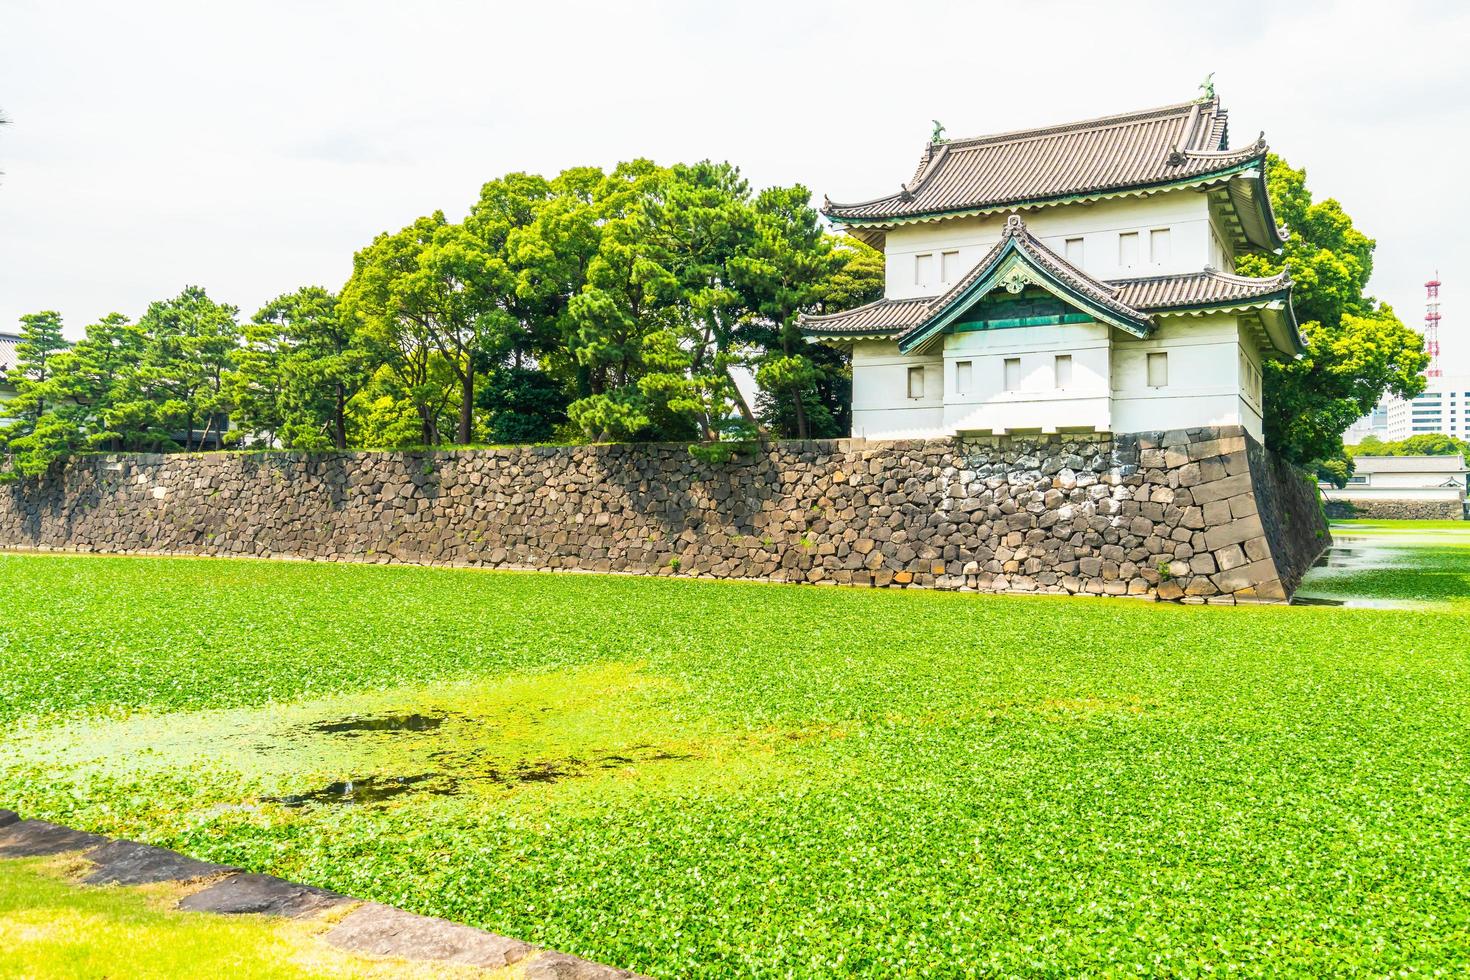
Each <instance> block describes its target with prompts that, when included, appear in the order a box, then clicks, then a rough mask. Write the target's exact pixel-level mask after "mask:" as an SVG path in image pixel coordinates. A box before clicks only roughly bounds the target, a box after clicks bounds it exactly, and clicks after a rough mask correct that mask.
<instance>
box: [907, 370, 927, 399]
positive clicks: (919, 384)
mask: <svg viewBox="0 0 1470 980" xmlns="http://www.w3.org/2000/svg"><path fill="white" fill-rule="evenodd" d="M909 397H910V398H923V397H924V369H923V368H921V367H911V368H909Z"/></svg>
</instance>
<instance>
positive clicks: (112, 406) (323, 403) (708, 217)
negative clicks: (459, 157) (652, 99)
mask: <svg viewBox="0 0 1470 980" xmlns="http://www.w3.org/2000/svg"><path fill="white" fill-rule="evenodd" d="M810 199H811V193H810V191H808V190H807V189H806V188H804V187H801V186H792V187H774V188H767V189H765V190H761V191H756V190H754V189H752V188H751V187H750V185H749V183H748V182H747V181H746V180H745V178H744V177H743V176H742V175H741V173H740V171H739V169H738V168H736V167H734V166H732V165H731V164H728V163H714V162H710V161H703V162H700V163H696V164H690V165H684V164H679V165H675V166H670V167H665V166H660V165H658V164H655V163H653V162H652V161H649V160H641V159H640V160H632V161H628V162H626V163H622V164H619V165H618V166H616V167H614V168H613V169H612V170H610V171H603V170H601V169H598V168H596V167H576V168H572V169H570V170H566V171H564V172H562V173H561V174H558V175H557V176H555V177H553V178H550V179H547V178H544V177H541V176H538V175H535V174H526V173H510V174H506V175H505V176H503V177H499V178H496V179H495V180H491V181H489V182H487V183H486V184H485V185H484V186H483V187H482V188H481V190H480V194H479V197H478V199H477V200H476V201H475V202H474V203H473V204H472V206H471V207H470V208H469V212H468V214H467V215H466V217H465V219H464V220H463V221H451V220H450V219H449V218H447V217H446V216H445V214H444V213H443V212H439V211H436V212H434V213H433V214H431V215H428V216H426V217H422V218H419V219H417V220H415V221H414V222H412V223H411V224H409V225H407V226H405V227H404V228H402V229H399V230H398V231H396V232H384V233H382V234H380V235H378V236H377V237H376V238H374V239H373V240H372V241H371V242H369V243H368V244H367V245H366V246H365V247H364V248H363V249H361V250H360V251H359V252H358V253H357V254H356V255H355V256H354V259H353V268H352V274H351V276H350V278H349V279H348V281H347V283H346V284H345V285H343V287H342V289H341V292H340V294H338V293H334V292H333V291H331V290H330V289H327V288H325V287H323V286H304V287H301V288H299V289H297V290H295V291H293V292H288V293H284V294H282V295H281V296H278V297H276V298H275V299H274V300H271V301H270V302H269V303H267V304H266V305H265V306H264V307H262V308H261V309H260V310H258V311H257V312H256V313H255V315H254V316H253V317H251V319H250V321H249V322H248V323H244V324H243V325H242V324H241V323H240V318H239V311H238V310H237V309H236V308H235V307H232V306H228V305H225V304H220V303H217V302H215V301H214V300H213V299H211V298H210V297H209V296H208V295H207V294H206V293H205V291H204V290H203V289H200V288H198V287H194V286H191V287H188V288H187V289H185V290H184V291H183V292H182V293H180V294H179V295H178V296H176V297H174V298H172V299H169V300H163V301H159V302H157V303H154V304H152V305H150V306H149V308H148V309H147V310H146V311H145V312H144V314H143V315H142V316H141V317H139V318H138V320H137V322H136V323H135V322H131V321H130V320H129V319H128V318H127V317H124V316H122V315H121V314H111V315H109V316H107V317H104V318H103V319H102V320H101V321H99V322H98V323H96V324H93V325H92V326H89V327H88V328H87V331H86V336H85V337H84V338H83V339H82V340H81V341H79V342H78V343H77V344H76V345H75V347H70V348H68V346H67V345H66V343H65V341H64V340H63V339H62V332H61V321H60V317H58V316H57V315H56V314H55V313H52V312H47V313H38V314H32V315H30V316H28V317H26V320H25V325H24V329H25V330H26V331H27V333H26V336H27V342H26V344H25V345H23V346H22V350H21V352H20V358H19V359H20V361H21V364H20V368H19V371H18V372H13V373H14V374H15V377H16V382H17V384H16V387H17V389H18V391H17V394H18V397H17V398H16V399H15V400H14V401H13V402H12V403H11V405H12V408H10V409H8V410H7V411H8V413H9V414H12V415H14V416H16V421H14V422H13V423H12V424H10V425H9V426H8V427H6V428H5V429H4V430H0V442H3V443H4V445H5V447H6V448H7V449H8V451H9V460H10V462H9V469H8V472H10V473H12V474H14V473H37V472H41V471H43V470H44V469H45V468H46V466H47V465H49V463H50V462H51V461H52V460H53V459H55V458H57V457H59V456H64V455H66V454H68V453H71V452H79V451H87V450H100V449H106V450H135V449H153V450H195V449H201V448H217V447H219V446H222V445H235V446H240V447H246V448H248V447H257V446H258V447H270V446H279V447H283V448H289V449H307V450H320V449H333V448H335V449H345V448H349V447H381V448H392V447H405V446H419V445H438V444H442V443H445V442H449V441H451V440H452V441H453V442H454V443H457V444H461V445H471V444H476V443H484V442H486V441H492V442H525V441H574V440H586V439H594V440H631V439H654V440H684V441H688V442H691V443H693V444H695V448H696V449H698V450H699V451H708V452H712V453H714V454H716V455H718V454H721V453H725V452H727V451H728V448H729V446H731V445H738V444H739V442H740V441H741V440H746V439H750V438H752V437H754V436H756V435H757V434H766V435H770V436H775V437H781V436H809V435H820V436H831V435H839V434H842V433H843V432H845V430H846V425H847V418H846V414H847V407H846V401H847V392H848V388H849V385H850V372H849V369H848V365H847V361H846V359H845V357H844V356H843V355H841V354H840V353H838V352H835V351H831V350H828V349H821V348H812V347H810V346H809V345H808V344H807V343H806V342H805V341H804V340H803V339H802V338H801V337H800V336H799V335H798V333H797V331H796V318H797V316H799V315H800V314H801V313H802V312H805V311H814V312H815V311H821V312H830V311H833V310H837V309H842V308H845V307H846V306H849V305H853V304H857V303H863V302H867V301H869V300H871V299H875V298H877V297H878V296H879V295H881V293H882V274H883V269H882V257H881V256H880V255H878V254H877V253H875V252H873V251H872V250H871V249H868V248H866V247H865V246H862V245H859V244H857V243H855V242H850V241H845V240H842V239H838V238H835V237H834V236H831V235H828V234H826V233H825V232H824V231H823V229H822V225H821V223H820V221H819V218H818V215H817V213H816V211H815V210H814V209H813V208H812V207H811V204H810ZM742 377H754V378H758V379H759V381H760V384H761V386H762V397H761V401H760V403H759V404H756V405H751V404H747V401H746V398H745V396H744V395H743V394H742V393H741V388H740V385H739V383H738V382H739V381H740V380H741V379H742Z"/></svg>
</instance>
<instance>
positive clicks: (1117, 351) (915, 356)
mask: <svg viewBox="0 0 1470 980" xmlns="http://www.w3.org/2000/svg"><path fill="white" fill-rule="evenodd" d="M1227 146H1228V127H1227V118H1226V111H1225V110H1224V109H1223V108H1221V106H1220V103H1219V100H1218V99H1215V98H1214V97H1213V96H1211V97H1210V98H1207V99H1202V100H1197V101H1194V102H1185V103H1181V104H1178V105H1172V106H1165V107H1163V108H1159V109H1149V110H1145V111H1141V112H1131V113H1125V114H1123V115H1117V116H1108V117H1105V118H1101V119H1092V120H1088V121H1085V122H1077V123H1069V124H1066V125H1061V126H1051V127H1047V128H1044V129H1035V130H1024V131H1020V132H1012V133H1003V134H1000V135H996V136H983V137H978V138H973V139H960V140H938V139H936V140H935V141H934V142H932V143H931V144H930V145H929V146H926V147H925V148H924V151H923V154H922V155H921V157H920V160H919V166H918V169H917V171H916V172H915V174H914V176H913V178H912V179H911V180H910V181H909V182H908V183H907V184H904V185H902V188H901V189H900V190H899V192H898V193H896V194H890V195H888V196H886V197H881V198H877V199H875V200H872V201H867V202H863V203H860V204H833V203H831V202H830V201H828V202H827V203H826V204H825V205H824V207H823V209H822V211H823V214H825V215H826V216H827V217H828V218H829V219H830V220H831V221H833V222H834V223H836V224H839V225H841V226H842V227H843V228H844V229H846V230H847V232H848V233H849V234H851V235H853V236H855V237H857V238H860V239H862V240H863V241H866V242H868V243H869V244H871V245H873V246H874V247H877V248H881V249H882V250H883V251H884V254H885V258H886V264H887V272H886V274H887V283H886V289H885V296H884V298H883V299H881V300H879V301H877V302H875V303H870V304H868V305H867V306H863V307H859V308H857V309H854V310H849V311H846V312H843V313H837V314H832V315H826V316H808V317H804V318H803V320H802V329H803V332H804V334H805V335H806V336H807V337H808V338H809V339H812V340H815V341H819V342H822V343H827V344H833V345H838V346H842V347H845V348H849V349H850V350H851V352H852V371H853V393H852V409H853V435H855V436H868V437H873V438H910V437H929V436H939V435H950V434H955V433H982V434H983V433H988V434H996V435H1000V434H1006V433H1016V432H1041V433H1051V432H1079V431H1080V432H1133V431H1142V430H1153V429H1177V428H1184V427H1190V426H1205V425H1241V426H1244V427H1245V428H1246V429H1247V431H1249V432H1251V433H1252V434H1253V435H1254V436H1255V437H1256V438H1257V439H1260V438H1261V434H1262V424H1261V365H1262V362H1263V360H1264V359H1265V358H1270V357H1282V358H1291V357H1296V356H1299V355H1300V354H1301V353H1302V352H1303V351H1304V349H1305V344H1304V341H1303V339H1302V337H1301V334H1300V332H1299V331H1298V329H1297V324H1296V320H1295V317H1294V315H1293V313H1292V309H1291V283H1290V281H1289V280H1288V279H1287V278H1286V276H1285V275H1284V274H1283V275H1281V276H1277V277H1272V278H1267V279H1250V278H1245V277H1242V276H1237V275H1233V274H1231V273H1229V272H1225V271H1221V270H1225V269H1233V268H1234V263H1235V257H1236V255H1238V254H1240V253H1241V252H1244V251H1251V250H1263V251H1275V250H1277V249H1279V248H1280V247H1281V245H1282V241H1283V234H1284V232H1283V230H1282V229H1280V228H1278V227H1277V225H1276V221H1275V218H1274V216H1273V215H1272V213H1271V204H1270V200H1269V198H1268V196H1267V193H1266V181H1265V162H1266V143H1265V140H1264V138H1261V139H1258V140H1256V141H1255V142H1254V143H1251V144H1250V145H1248V146H1246V147H1244V148H1241V149H1237V150H1231V149H1227Z"/></svg>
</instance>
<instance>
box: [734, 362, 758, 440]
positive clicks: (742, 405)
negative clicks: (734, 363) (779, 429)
mask: <svg viewBox="0 0 1470 980" xmlns="http://www.w3.org/2000/svg"><path fill="white" fill-rule="evenodd" d="M725 377H727V378H729V379H730V387H731V389H733V390H734V392H735V404H736V406H737V407H738V408H739V409H740V415H741V417H742V418H744V419H745V421H747V422H749V423H750V424H751V426H753V427H754V428H755V431H756V432H757V433H759V435H760V436H761V438H765V437H766V435H767V432H766V428H765V426H763V425H761V424H760V423H759V422H757V421H756V418H755V413H754V412H752V411H751V410H750V405H748V404H747V403H746V401H745V393H744V392H742V391H741V390H740V386H739V385H738V384H736V383H735V375H733V374H731V373H730V369H729V368H728V367H726V368H725Z"/></svg>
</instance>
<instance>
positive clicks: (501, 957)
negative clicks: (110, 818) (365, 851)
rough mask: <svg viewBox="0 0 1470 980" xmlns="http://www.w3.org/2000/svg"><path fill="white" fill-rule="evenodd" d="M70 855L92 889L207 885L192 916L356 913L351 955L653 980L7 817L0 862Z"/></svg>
mask: <svg viewBox="0 0 1470 980" xmlns="http://www.w3.org/2000/svg"><path fill="white" fill-rule="evenodd" d="M69 852H80V853H81V856H82V857H83V858H85V859H86V860H87V861H88V862H90V863H91V865H92V868H91V869H90V870H89V871H88V873H87V874H86V876H85V877H83V878H82V883H84V884H89V885H109V884H114V885H143V884H156V883H159V882H166V881H169V882H179V883H198V882H208V883H209V884H207V886H206V887H205V888H203V889H202V890H200V891H196V892H194V893H192V894H190V895H187V896H185V897H184V898H183V899H182V900H180V902H179V904H178V907H179V908H180V909H185V910H189V911H196V912H212V913H214V914H216V915H269V916H277V917H282V918H289V919H310V918H313V917H315V916H317V915H320V914H321V913H323V912H326V911H327V910H330V909H340V908H342V907H344V906H355V908H353V909H352V910H351V911H350V912H348V913H347V914H346V915H345V916H343V917H342V918H341V919H340V920H339V921H338V922H336V923H335V924H334V925H333V926H332V927H331V928H330V929H328V930H327V931H326V932H324V933H322V935H321V937H320V938H322V939H323V940H325V941H326V942H327V943H329V944H330V945H332V946H335V947H336V948H338V949H341V950H344V951H346V952H351V953H359V954H363V955H367V956H383V957H396V958H398V959H405V960H413V961H416V962H427V963H447V964H455V965H459V966H481V967H488V968H503V967H508V966H511V965H513V964H514V965H517V966H519V967H520V972H519V974H518V976H520V977H523V978H525V980H646V978H641V975H640V974H636V973H631V972H629V971H628V970H620V969H617V968H616V967H611V966H604V965H602V964H600V963H593V962H591V961H590V960H584V959H579V958H578V957H575V956H569V955H567V954H565V953H556V952H553V951H551V950H547V949H542V948H541V947H539V946H533V945H531V944H530V943H524V942H521V941H520V940H517V939H508V938H506V937H505V936H498V935H496V934H495V933H493V932H486V931H484V930H482V929H475V928H472V927H470V926H464V925H460V924H458V923H455V922H449V921H447V920H445V919H435V918H431V917H430V916H426V915H416V914H415V913H413V912H405V911H403V910H402V909H397V908H393V907H391V906H388V905H380V904H378V903H377V902H364V901H361V900H359V899H355V898H349V897H348V896H346V895H339V894H337V893H336V892H330V891H327V890H326V889H323V888H314V887H312V886H311V885H299V884H296V883H295V882H290V881H286V880H284V879H282V878H276V877H273V876H271V875H262V874H252V873H250V872H245V871H241V870H240V869H239V868H232V867H230V866H228V865H223V864H212V863H210V862H207V861H200V860H197V859H195V858H191V857H188V856H187V855H184V854H180V853H178V852H177V851H170V850H167V849H165V848H162V847H152V846H150V845H147V844H139V843H137V842H135V841H129V840H113V839H110V838H107V837H102V836H99V835H97V834H87V833H83V832H81V831H78V830H72V829H71V828H69V827H63V826H61V825H60V824H54V823H49V822H47V821H45V820H23V819H21V817H20V815H19V814H17V813H16V812H15V811H13V810H0V858H21V857H47V856H51V855H55V854H65V853H69Z"/></svg>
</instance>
